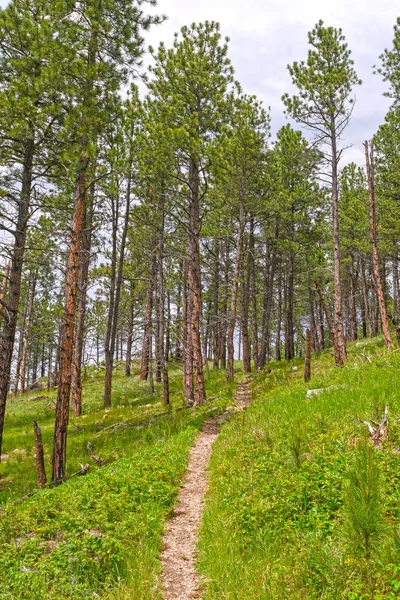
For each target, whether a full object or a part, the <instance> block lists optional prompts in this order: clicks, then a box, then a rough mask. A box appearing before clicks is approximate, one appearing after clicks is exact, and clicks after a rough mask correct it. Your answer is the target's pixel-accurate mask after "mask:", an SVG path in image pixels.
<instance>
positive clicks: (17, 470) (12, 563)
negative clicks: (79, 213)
mask: <svg viewBox="0 0 400 600" xmlns="http://www.w3.org/2000/svg"><path fill="white" fill-rule="evenodd" d="M170 379H171V400H172V408H171V410H169V411H166V409H165V407H163V406H162V405H161V404H160V402H161V397H160V394H161V390H160V389H157V390H156V393H155V395H154V396H152V395H150V394H149V392H148V389H147V384H144V383H141V382H139V380H138V377H137V373H136V374H134V375H133V376H132V377H130V378H125V377H123V376H122V375H121V374H120V373H119V372H118V371H117V372H116V374H115V377H114V383H113V408H112V409H111V410H109V411H107V412H105V411H104V410H103V408H102V391H103V373H102V372H101V371H100V372H98V373H96V372H95V371H89V372H88V375H87V378H86V380H85V386H84V405H83V409H84V415H83V416H82V417H80V418H75V417H73V416H71V420H70V430H69V434H68V435H69V437H68V461H67V464H68V471H69V473H73V472H76V471H77V470H79V464H80V463H83V464H84V463H87V462H91V461H90V459H89V458H88V456H87V452H86V443H87V442H88V441H90V442H91V443H92V444H93V445H94V452H95V454H96V455H98V454H100V455H101V456H102V458H108V459H110V463H109V464H107V465H106V466H105V467H102V468H98V467H96V465H95V464H94V463H93V464H92V465H91V468H90V471H89V473H88V474H87V475H86V476H85V477H76V478H72V479H70V480H68V481H67V482H66V483H64V484H63V485H62V486H60V487H58V488H54V489H45V490H41V491H38V492H36V493H34V494H33V495H32V496H31V497H29V498H27V499H24V500H22V501H21V502H17V503H15V500H16V499H18V497H20V496H21V495H22V494H29V493H32V492H33V491H34V490H35V487H36V474H35V466H34V456H33V454H34V448H33V431H32V425H31V423H32V421H33V420H37V421H38V422H39V424H40V425H41V427H42V431H43V438H44V447H45V456H46V463H47V467H48V472H49V467H50V453H51V443H52V435H53V419H54V408H53V407H52V405H51V400H52V399H54V392H53V393H52V394H49V398H48V399H47V398H46V400H43V401H37V402H27V401H25V400H24V399H18V400H15V401H13V402H11V403H10V404H9V406H8V410H7V415H6V429H5V436H4V450H3V452H4V453H5V454H8V457H9V458H8V459H7V460H4V461H3V463H2V465H1V474H2V482H3V483H2V490H1V501H2V506H1V505H0V573H1V586H0V598H4V599H5V598H8V599H13V600H14V599H20V598H21V599H22V598H27V599H34V598H38V599H39V598H40V599H59V598H95V597H102V598H113V599H114V600H116V599H122V598H131V599H134V600H135V599H137V600H139V599H140V600H146V599H156V598H159V597H160V590H159V571H160V562H159V552H160V547H161V536H162V531H163V526H164V522H165V519H166V518H167V516H168V514H169V513H170V511H171V508H172V506H173V504H174V501H175V498H176V495H177V491H178V488H179V484H180V481H181V479H182V476H183V474H184V472H185V469H186V466H187V460H188V453H189V449H190V447H191V445H192V443H193V440H194V436H195V435H196V433H197V432H198V431H199V429H200V428H201V426H202V422H203V420H204V418H206V417H207V416H209V415H210V410H213V411H214V414H215V412H218V411H223V409H224V407H225V406H226V405H227V404H231V403H232V389H233V388H232V387H230V386H226V383H225V376H224V373H216V372H211V373H210V376H209V378H208V380H207V383H206V385H207V392H208V396H209V402H208V404H207V406H205V407H201V408H196V409H185V410H177V409H179V408H181V407H182V405H183V396H182V391H181V373H180V371H179V369H178V368H177V367H173V366H171V369H170ZM35 394H36V392H35V393H32V394H30V395H35ZM28 396H29V395H28ZM147 404H151V406H150V407H149V406H147V407H145V408H144V405H147ZM161 414H162V416H160V417H158V415H161ZM157 417H158V418H157ZM115 424H118V427H115V428H113V427H110V426H112V425H115ZM107 427H108V429H106V428H107ZM15 449H17V450H18V452H17V453H16V452H14V450H15Z"/></svg>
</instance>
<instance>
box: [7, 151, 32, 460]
mask: <svg viewBox="0 0 400 600" xmlns="http://www.w3.org/2000/svg"><path fill="white" fill-rule="evenodd" d="M34 152H35V143H34V140H33V139H30V140H27V141H26V142H25V144H24V162H23V167H22V188H21V195H20V198H19V202H18V216H17V226H16V228H15V233H14V246H13V250H12V258H11V269H10V280H9V286H8V294H7V298H6V301H5V303H4V304H3V306H2V314H3V317H4V325H3V331H2V333H1V338H0V365H1V369H0V456H1V448H2V442H3V429H4V417H5V412H6V402H7V394H8V388H9V385H10V375H11V364H12V356H13V349H14V340H15V332H16V329H17V321H18V306H19V299H20V291H21V275H22V266H23V262H24V253H25V241H26V232H27V223H28V218H29V205H30V199H31V192H32V166H33V157H34Z"/></svg>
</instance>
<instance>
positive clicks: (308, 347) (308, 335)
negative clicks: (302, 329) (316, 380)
mask: <svg viewBox="0 0 400 600" xmlns="http://www.w3.org/2000/svg"><path fill="white" fill-rule="evenodd" d="M311 346H312V334H311V331H310V330H309V329H307V331H306V351H305V359H304V381H305V382H306V383H308V382H309V381H310V379H311Z"/></svg>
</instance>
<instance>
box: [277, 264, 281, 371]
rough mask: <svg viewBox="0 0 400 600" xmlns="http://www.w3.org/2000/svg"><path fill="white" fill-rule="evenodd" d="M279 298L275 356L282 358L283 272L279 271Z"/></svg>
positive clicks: (278, 358)
mask: <svg viewBox="0 0 400 600" xmlns="http://www.w3.org/2000/svg"><path fill="white" fill-rule="evenodd" d="M277 288H278V299H277V314H276V342H275V358H276V360H278V361H279V360H281V327H282V274H281V272H280V271H279V275H278V281H277Z"/></svg>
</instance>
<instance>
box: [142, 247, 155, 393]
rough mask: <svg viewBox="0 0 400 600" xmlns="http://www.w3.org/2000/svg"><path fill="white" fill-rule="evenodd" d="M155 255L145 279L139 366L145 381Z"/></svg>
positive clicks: (147, 373) (147, 365)
mask: <svg viewBox="0 0 400 600" xmlns="http://www.w3.org/2000/svg"><path fill="white" fill-rule="evenodd" d="M155 270H156V267H155V257H154V256H153V258H152V259H151V266H150V271H149V278H148V281H147V293H146V314H145V320H144V333H143V346H142V362H141V367H140V379H141V381H146V380H147V378H148V375H149V360H150V336H151V329H152V315H153V288H154V278H155Z"/></svg>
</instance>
